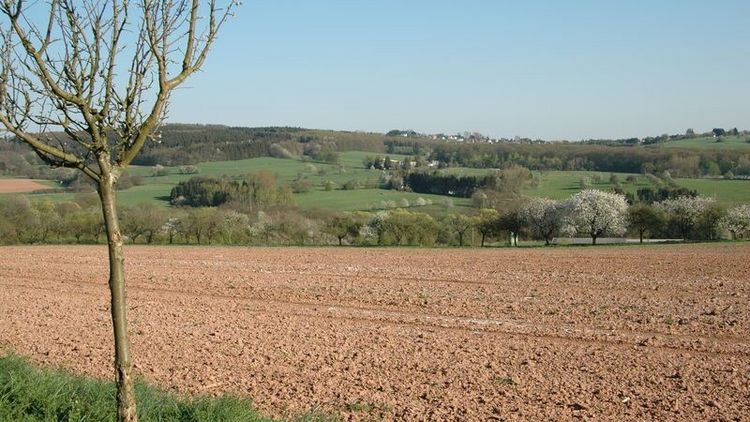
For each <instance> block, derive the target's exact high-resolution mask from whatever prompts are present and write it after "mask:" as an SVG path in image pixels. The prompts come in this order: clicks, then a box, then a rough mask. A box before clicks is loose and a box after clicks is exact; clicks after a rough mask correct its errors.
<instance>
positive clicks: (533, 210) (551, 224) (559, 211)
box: [520, 198, 570, 245]
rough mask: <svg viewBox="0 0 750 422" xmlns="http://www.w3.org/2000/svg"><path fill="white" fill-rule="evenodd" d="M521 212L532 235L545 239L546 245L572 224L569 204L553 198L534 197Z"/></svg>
mask: <svg viewBox="0 0 750 422" xmlns="http://www.w3.org/2000/svg"><path fill="white" fill-rule="evenodd" d="M520 214H521V219H523V221H524V222H525V223H526V225H527V227H528V228H529V230H530V231H531V233H532V235H533V236H534V237H536V238H537V239H543V240H544V243H545V244H546V245H549V243H550V241H551V240H552V239H553V238H554V237H555V236H557V235H558V234H560V233H562V232H566V231H567V229H568V228H569V226H570V219H569V217H568V206H567V204H566V203H565V202H560V201H555V200H553V199H547V198H536V199H532V200H531V201H529V202H528V203H527V204H526V205H524V206H523V207H522V208H521V211H520Z"/></svg>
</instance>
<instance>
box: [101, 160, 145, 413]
mask: <svg viewBox="0 0 750 422" xmlns="http://www.w3.org/2000/svg"><path fill="white" fill-rule="evenodd" d="M103 173H104V172H103ZM99 198H100V199H101V202H102V212H103V213H104V225H105V227H106V231H107V245H108V250H109V291H110V295H111V313H112V328H113V329H114V335H115V380H116V383H117V419H118V421H121V422H125V421H127V422H136V421H137V420H138V414H137V412H136V407H135V389H134V385H133V384H134V383H133V361H132V360H131V357H130V341H129V340H128V321H127V318H126V316H125V255H124V253H123V247H122V244H123V241H122V233H121V232H120V222H119V221H118V218H117V208H116V206H115V204H116V201H115V189H114V179H113V176H112V174H111V173H109V174H104V175H102V180H101V181H100V182H99Z"/></svg>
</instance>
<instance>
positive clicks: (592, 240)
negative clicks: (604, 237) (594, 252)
mask: <svg viewBox="0 0 750 422" xmlns="http://www.w3.org/2000/svg"><path fill="white" fill-rule="evenodd" d="M591 244H592V245H596V235H595V234H592V235H591Z"/></svg>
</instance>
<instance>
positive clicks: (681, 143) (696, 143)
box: [646, 135, 750, 150]
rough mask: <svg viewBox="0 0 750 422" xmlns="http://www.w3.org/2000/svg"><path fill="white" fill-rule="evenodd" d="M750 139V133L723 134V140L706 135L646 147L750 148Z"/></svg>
mask: <svg viewBox="0 0 750 422" xmlns="http://www.w3.org/2000/svg"><path fill="white" fill-rule="evenodd" d="M748 139H750V136H748V135H740V136H722V137H721V140H722V141H721V142H716V138H713V137H710V136H705V137H698V138H691V139H680V140H677V141H669V142H662V143H659V144H654V145H649V146H647V147H646V148H686V149H719V150H750V142H747V140H748Z"/></svg>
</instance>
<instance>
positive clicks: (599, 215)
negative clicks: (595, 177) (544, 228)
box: [570, 189, 628, 245]
mask: <svg viewBox="0 0 750 422" xmlns="http://www.w3.org/2000/svg"><path fill="white" fill-rule="evenodd" d="M570 201H571V203H570V208H571V213H572V214H571V215H572V218H573V223H574V225H575V227H576V231H577V232H580V233H586V234H587V235H588V236H591V243H592V244H594V245H596V239H597V238H598V237H600V236H602V235H605V234H609V235H615V236H619V235H622V234H623V233H625V231H626V230H627V228H628V202H627V201H626V200H625V197H624V196H622V195H620V194H616V193H610V192H604V191H600V190H596V189H586V190H582V191H581V192H578V193H577V194H575V195H574V196H573V197H572V198H571V199H570Z"/></svg>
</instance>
